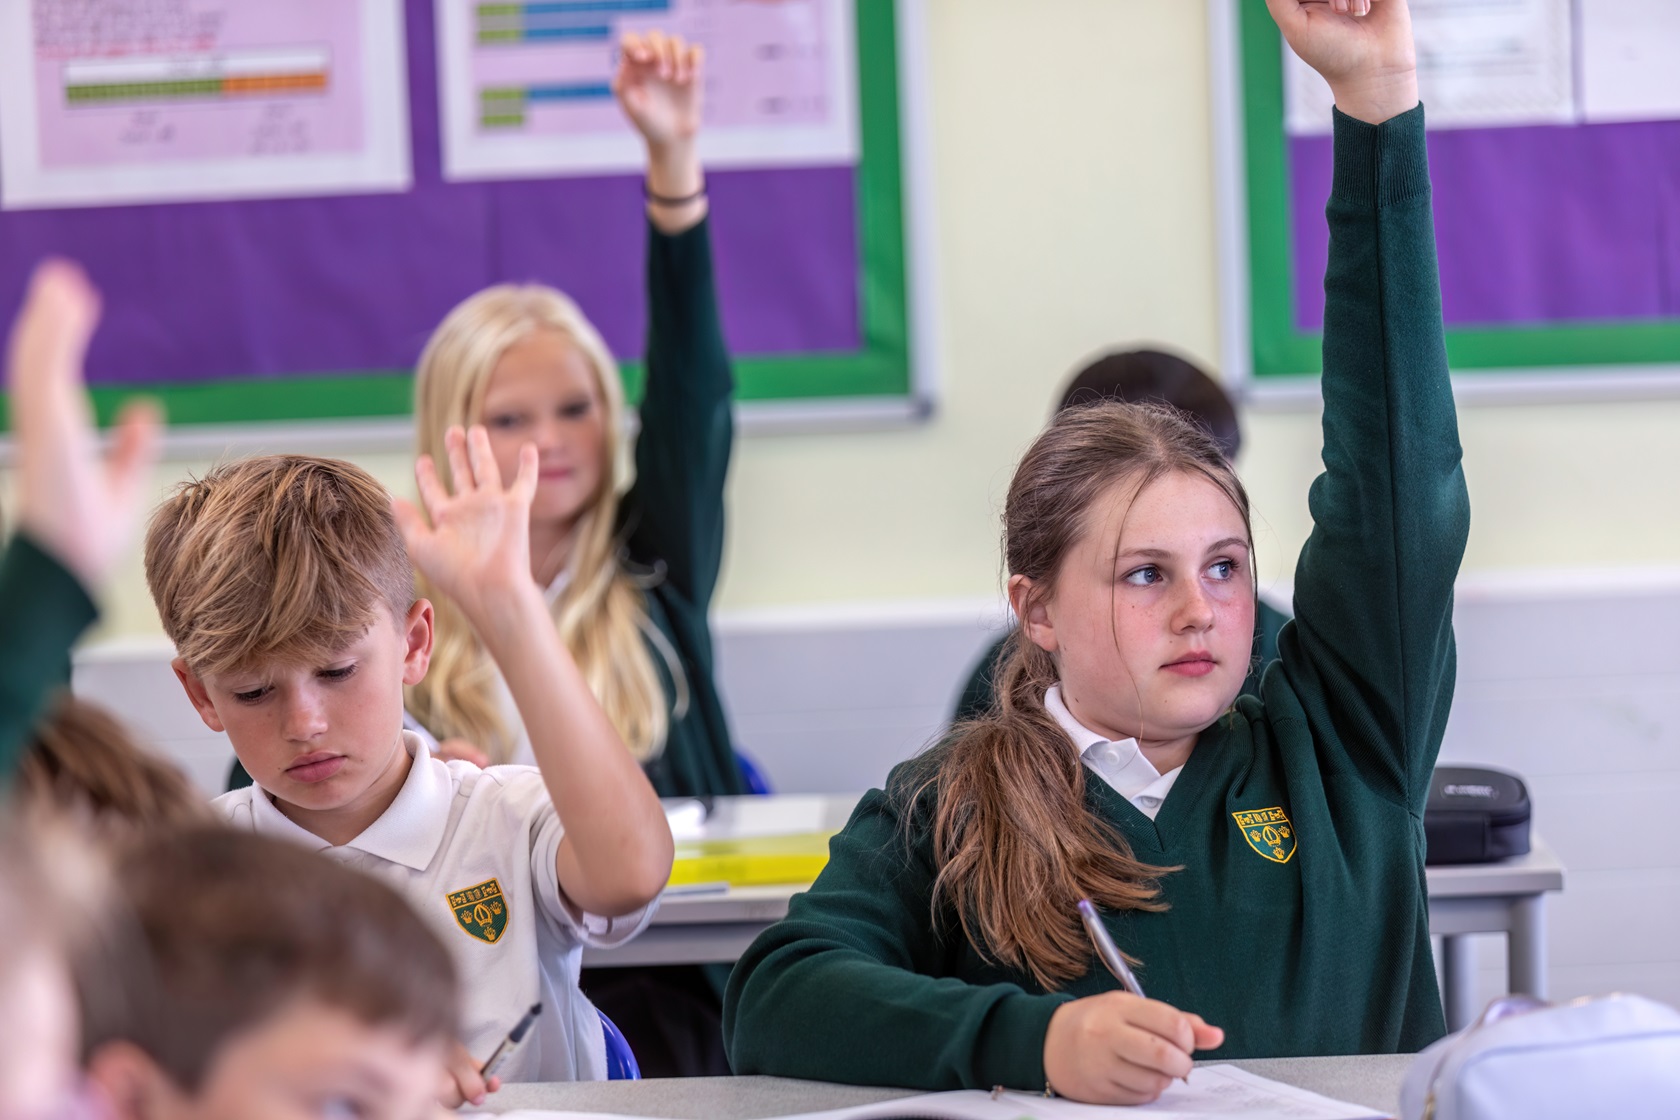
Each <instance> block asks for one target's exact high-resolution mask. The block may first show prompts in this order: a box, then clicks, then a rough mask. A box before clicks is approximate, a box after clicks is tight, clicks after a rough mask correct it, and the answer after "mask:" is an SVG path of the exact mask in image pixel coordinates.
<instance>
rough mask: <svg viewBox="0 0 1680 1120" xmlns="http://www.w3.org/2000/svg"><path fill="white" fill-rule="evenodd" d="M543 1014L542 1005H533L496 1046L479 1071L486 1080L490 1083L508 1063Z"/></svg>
mask: <svg viewBox="0 0 1680 1120" xmlns="http://www.w3.org/2000/svg"><path fill="white" fill-rule="evenodd" d="M541 1014H542V1004H540V1003H533V1004H532V1005H531V1009H530V1010H529V1011H527V1012H525V1015H524V1017H523V1018H521V1019H520V1020H519V1022H517V1023H515V1024H514V1025H513V1029H512V1030H511V1031H509V1032H508V1035H507V1037H506V1038H504V1039H502V1041H501V1042H499V1043H497V1044H496V1049H495V1050H494V1051H493V1052H492V1053H491V1055H490V1057H488V1058H486V1059H485V1061H484V1066H483V1068H482V1069H480V1070H479V1072H480V1073H482V1074H483V1075H484V1080H486V1081H489V1080H490V1075H491V1074H493V1073H495V1072H496V1070H497V1069H498V1068H500V1067H501V1064H502V1063H503V1062H505V1061H507V1057H508V1055H509V1054H511V1053H513V1048H514V1047H515V1046H518V1045H519V1044H520V1042H521V1041H523V1040H524V1038H525V1035H526V1034H527V1033H528V1032H529V1031H530V1029H531V1027H532V1025H533V1024H535V1023H536V1021H537V1016H539V1015H541Z"/></svg>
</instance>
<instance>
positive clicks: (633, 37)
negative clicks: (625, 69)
mask: <svg viewBox="0 0 1680 1120" xmlns="http://www.w3.org/2000/svg"><path fill="white" fill-rule="evenodd" d="M618 49H619V50H620V51H621V52H623V54H624V57H625V58H628V59H629V60H630V61H631V62H637V63H641V62H646V61H647V57H648V45H647V40H646V39H645V38H643V37H642V36H640V35H638V34H636V33H635V32H634V31H626V32H625V33H624V38H622V39H620V40H619V42H618Z"/></svg>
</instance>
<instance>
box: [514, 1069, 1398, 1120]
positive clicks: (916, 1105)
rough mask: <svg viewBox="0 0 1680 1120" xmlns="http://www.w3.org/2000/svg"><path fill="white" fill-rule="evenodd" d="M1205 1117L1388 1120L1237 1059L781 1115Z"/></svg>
mask: <svg viewBox="0 0 1680 1120" xmlns="http://www.w3.org/2000/svg"><path fill="white" fill-rule="evenodd" d="M1131 1116H1139V1117H1148V1118H1149V1120H1163V1118H1167V1120H1202V1118H1204V1117H1227V1118H1229V1117H1241V1118H1242V1120H1381V1118H1382V1116H1383V1113H1380V1112H1372V1111H1371V1110H1370V1109H1368V1108H1362V1107H1360V1106H1359V1105H1355V1104H1347V1103H1345V1102H1343V1101H1334V1100H1331V1099H1330V1098H1329V1097H1321V1096H1319V1095H1318V1094H1317V1093H1309V1092H1307V1091H1306V1090H1305V1089H1297V1088H1295V1087H1294V1086H1293V1085H1285V1084H1283V1083H1281V1082H1278V1081H1271V1080H1268V1079H1267V1078H1264V1077H1260V1076H1257V1075H1256V1074H1252V1073H1248V1072H1246V1071H1244V1070H1240V1069H1238V1068H1237V1067H1236V1066H1227V1065H1217V1066H1200V1067H1198V1068H1196V1069H1195V1070H1194V1071H1192V1072H1191V1074H1190V1083H1189V1084H1188V1085H1186V1084H1184V1083H1182V1082H1180V1083H1178V1084H1175V1085H1173V1086H1172V1088H1170V1089H1168V1090H1167V1091H1166V1092H1165V1093H1163V1094H1161V1099H1160V1100H1158V1101H1156V1102H1155V1103H1153V1104H1146V1105H1139V1106H1137V1107H1135V1108H1127V1109H1121V1110H1116V1109H1113V1108H1099V1107H1097V1106H1095V1105H1087V1104H1076V1103H1074V1102H1073V1101H1069V1100H1063V1099H1061V1098H1060V1097H1043V1096H1037V1095H1033V1094H1028V1093H1000V1094H998V1095H997V1096H995V1097H994V1096H993V1095H992V1094H991V1093H985V1092H979V1091H968V1092H956V1093H927V1094H924V1095H922V1096H916V1097H899V1098H898V1099H896V1100H890V1101H882V1102H880V1103H879V1104H871V1105H863V1106H861V1107H858V1108H841V1109H835V1110H834V1111H831V1112H808V1113H805V1114H803V1115H800V1116H790V1117H781V1118H778V1120H1118V1118H1121V1117H1131ZM539 1117H542V1118H548V1120H555V1118H564V1120H629V1118H626V1117H623V1116H608V1115H605V1114H600V1113H584V1112H506V1113H503V1114H502V1116H501V1120H521V1118H523V1120H538V1118H539Z"/></svg>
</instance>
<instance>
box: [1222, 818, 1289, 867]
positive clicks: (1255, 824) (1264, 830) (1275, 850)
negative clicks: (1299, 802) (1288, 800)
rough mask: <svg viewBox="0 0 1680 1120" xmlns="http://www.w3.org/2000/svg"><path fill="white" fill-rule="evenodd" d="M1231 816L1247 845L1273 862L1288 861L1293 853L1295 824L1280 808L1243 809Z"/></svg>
mask: <svg viewBox="0 0 1680 1120" xmlns="http://www.w3.org/2000/svg"><path fill="white" fill-rule="evenodd" d="M1231 816H1233V817H1235V818H1236V820H1237V827H1238V828H1240V829H1242V834H1243V839H1244V840H1247V841H1248V846H1249V847H1251V848H1253V849H1254V850H1255V851H1257V852H1259V853H1260V854H1261V855H1262V856H1264V857H1266V858H1267V859H1269V860H1271V861H1272V862H1273V863H1288V862H1289V860H1290V857H1292V856H1293V855H1294V854H1295V826H1294V825H1293V824H1290V823H1289V814H1287V813H1285V812H1284V811H1283V810H1282V809H1279V808H1276V807H1273V808H1270V809H1245V810H1243V811H1242V812H1238V813H1232V814H1231Z"/></svg>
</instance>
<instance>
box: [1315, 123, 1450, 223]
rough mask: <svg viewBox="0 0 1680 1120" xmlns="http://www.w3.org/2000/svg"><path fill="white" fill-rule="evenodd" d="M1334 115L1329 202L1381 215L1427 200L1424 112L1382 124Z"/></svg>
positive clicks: (1426, 154)
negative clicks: (1379, 211)
mask: <svg viewBox="0 0 1680 1120" xmlns="http://www.w3.org/2000/svg"><path fill="white" fill-rule="evenodd" d="M1334 114H1335V153H1336V154H1335V172H1334V174H1333V176H1332V179H1331V187H1330V197H1331V198H1332V199H1333V200H1336V201H1340V202H1343V203H1347V204H1349V205H1352V206H1357V207H1359V208H1361V209H1365V210H1371V209H1380V208H1382V207H1385V206H1393V205H1395V204H1397V203H1402V202H1407V201H1410V200H1412V199H1415V198H1427V197H1428V196H1429V152H1428V148H1427V145H1426V143H1425V140H1424V128H1423V106H1422V105H1421V104H1420V105H1418V106H1417V107H1416V108H1413V109H1408V110H1407V111H1406V112H1404V113H1401V114H1400V115H1399V116H1397V117H1391V118H1390V119H1388V120H1386V121H1384V122H1383V123H1381V124H1366V123H1365V122H1364V121H1360V120H1355V119H1354V118H1352V117H1350V116H1348V115H1347V114H1346V113H1343V112H1342V111H1341V110H1340V109H1337V110H1334Z"/></svg>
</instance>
